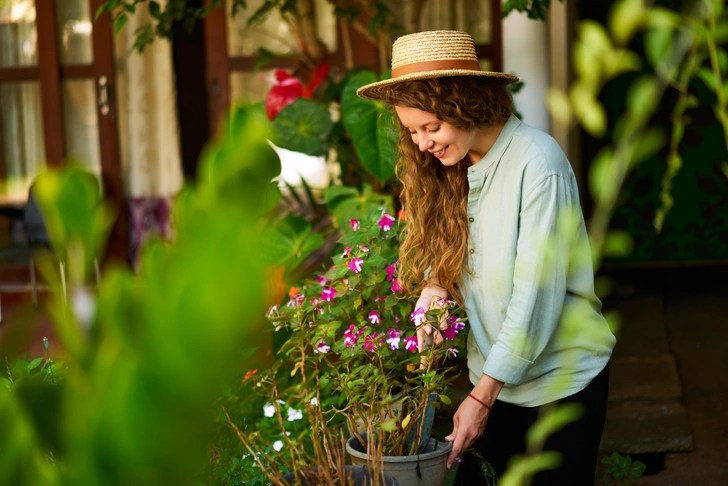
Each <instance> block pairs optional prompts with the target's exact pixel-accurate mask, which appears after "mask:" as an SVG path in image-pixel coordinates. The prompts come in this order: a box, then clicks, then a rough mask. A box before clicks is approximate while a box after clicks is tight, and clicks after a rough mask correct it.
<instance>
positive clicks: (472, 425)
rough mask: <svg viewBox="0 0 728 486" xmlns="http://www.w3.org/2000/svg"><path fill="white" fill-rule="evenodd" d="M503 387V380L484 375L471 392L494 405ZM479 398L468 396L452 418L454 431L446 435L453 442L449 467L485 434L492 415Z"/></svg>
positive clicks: (448, 460) (448, 458)
mask: <svg viewBox="0 0 728 486" xmlns="http://www.w3.org/2000/svg"><path fill="white" fill-rule="evenodd" d="M502 388H503V382H502V381H498V380H496V379H494V378H491V377H490V376H488V375H482V376H481V377H480V380H479V381H478V383H477V384H476V385H475V388H473V390H472V391H471V392H470V394H471V395H473V396H474V397H475V398H477V399H478V400H480V401H481V402H483V403H486V404H487V405H488V406H489V407H492V406H493V403H495V399H496V398H497V397H498V394H499V393H500V391H501V389H502ZM478 400H475V399H474V398H472V397H470V396H468V397H466V398H465V400H463V403H461V404H460V407H459V408H458V411H457V412H455V415H454V416H453V418H452V425H453V427H452V433H451V434H450V435H448V436H447V437H445V440H446V441H449V442H452V443H453V445H452V451H450V455H449V456H448V457H447V467H448V469H449V468H450V467H451V466H452V463H453V462H454V461H455V458H456V457H460V454H462V453H463V452H465V451H466V450H467V449H468V448H469V447H470V446H471V445H472V444H473V442H475V439H477V438H478V437H480V436H481V435H483V431H484V430H485V424H486V423H488V418H489V417H490V409H489V408H488V407H486V406H485V405H483V404H482V403H479V402H478Z"/></svg>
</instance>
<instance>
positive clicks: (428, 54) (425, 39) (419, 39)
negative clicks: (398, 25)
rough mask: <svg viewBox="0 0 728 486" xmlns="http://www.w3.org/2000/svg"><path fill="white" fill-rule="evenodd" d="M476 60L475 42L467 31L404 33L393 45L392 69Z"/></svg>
mask: <svg viewBox="0 0 728 486" xmlns="http://www.w3.org/2000/svg"><path fill="white" fill-rule="evenodd" d="M450 60H457V61H475V62H476V63H477V62H478V56H477V55H476V53H475V43H474V42H473V38H472V37H470V35H469V34H468V33H467V32H460V31H457V30H434V31H426V32H417V33H415V34H409V35H404V36H402V37H400V38H398V39H397V40H396V41H394V44H393V45H392V70H393V71H394V70H396V69H398V68H401V67H403V66H406V65H408V64H413V63H418V62H431V61H450Z"/></svg>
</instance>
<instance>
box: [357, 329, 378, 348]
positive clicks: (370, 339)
mask: <svg viewBox="0 0 728 486" xmlns="http://www.w3.org/2000/svg"><path fill="white" fill-rule="evenodd" d="M378 337H379V333H378V332H375V333H374V334H372V335H371V336H367V337H366V338H364V344H362V346H361V347H362V348H364V349H366V350H367V351H374V350H375V349H377V338H378ZM379 342H380V343H381V340H379Z"/></svg>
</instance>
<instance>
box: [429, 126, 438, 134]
mask: <svg viewBox="0 0 728 486" xmlns="http://www.w3.org/2000/svg"><path fill="white" fill-rule="evenodd" d="M439 129H440V127H439V126H436V127H435V128H431V129H429V130H428V131H429V132H430V133H433V132H436V131H438V130H439Z"/></svg>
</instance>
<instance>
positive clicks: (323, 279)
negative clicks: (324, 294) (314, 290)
mask: <svg viewBox="0 0 728 486" xmlns="http://www.w3.org/2000/svg"><path fill="white" fill-rule="evenodd" d="M316 281H317V282H318V283H319V285H321V286H323V285H326V284H327V283H328V282H329V279H328V278H326V277H324V276H323V275H318V276H317V277H316Z"/></svg>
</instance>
